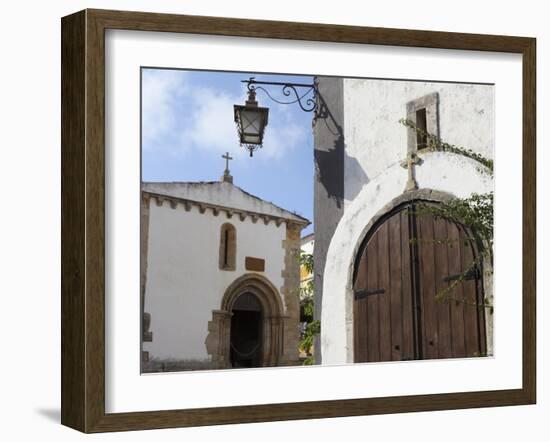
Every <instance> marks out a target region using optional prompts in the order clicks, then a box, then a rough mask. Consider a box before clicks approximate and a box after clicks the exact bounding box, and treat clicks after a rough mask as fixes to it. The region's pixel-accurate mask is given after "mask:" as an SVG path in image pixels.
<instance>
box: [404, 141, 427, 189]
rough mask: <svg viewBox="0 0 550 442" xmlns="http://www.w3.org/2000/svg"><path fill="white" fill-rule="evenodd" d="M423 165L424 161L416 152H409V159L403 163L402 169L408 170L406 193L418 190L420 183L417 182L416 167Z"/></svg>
mask: <svg viewBox="0 0 550 442" xmlns="http://www.w3.org/2000/svg"><path fill="white" fill-rule="evenodd" d="M420 164H422V159H421V158H420V157H419V156H418V155H417V154H416V152H415V151H409V153H408V154H407V158H406V159H405V160H404V161H402V162H401V167H403V168H404V169H408V172H409V178H408V180H407V185H406V186H405V192H408V191H411V190H416V189H418V183H417V182H416V171H415V166H418V165H420Z"/></svg>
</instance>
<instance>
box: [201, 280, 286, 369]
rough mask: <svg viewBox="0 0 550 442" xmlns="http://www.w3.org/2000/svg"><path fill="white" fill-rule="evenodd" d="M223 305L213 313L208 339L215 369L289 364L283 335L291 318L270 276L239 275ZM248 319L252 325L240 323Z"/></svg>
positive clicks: (207, 345) (209, 352)
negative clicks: (286, 313)
mask: <svg viewBox="0 0 550 442" xmlns="http://www.w3.org/2000/svg"><path fill="white" fill-rule="evenodd" d="M220 307H221V308H220V309H219V310H214V311H213V312H212V320H211V321H210V322H209V323H208V332H209V333H208V336H207V338H206V341H205V344H206V349H207V352H208V354H209V355H210V356H211V360H212V365H213V368H232V367H272V366H277V365H286V364H287V361H286V359H288V356H287V354H286V353H285V351H284V350H285V349H284V340H283V337H284V330H285V326H286V325H287V324H286V322H287V319H288V318H287V317H286V316H285V315H284V307H283V304H282V301H281V297H280V295H279V293H278V291H277V289H276V288H275V287H274V286H273V284H272V283H271V282H270V281H269V280H268V279H267V278H265V277H263V276H261V275H258V274H245V275H243V276H241V277H239V278H237V279H236V280H235V281H234V282H233V283H232V284H230V285H229V287H228V288H227V289H226V291H225V293H224V296H223V299H222V302H221V306H220ZM247 320H248V321H250V322H252V324H245V323H243V322H240V323H239V322H237V321H247ZM247 340H248V341H250V342H245V341H247ZM232 344H233V346H232ZM239 345H241V347H239ZM232 347H233V348H232Z"/></svg>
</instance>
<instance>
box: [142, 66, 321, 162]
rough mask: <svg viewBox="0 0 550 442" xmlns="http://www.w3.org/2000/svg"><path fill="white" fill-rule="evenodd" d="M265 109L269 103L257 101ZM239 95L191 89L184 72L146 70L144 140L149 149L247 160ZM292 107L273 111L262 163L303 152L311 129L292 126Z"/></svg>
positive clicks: (208, 89)
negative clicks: (238, 120)
mask: <svg viewBox="0 0 550 442" xmlns="http://www.w3.org/2000/svg"><path fill="white" fill-rule="evenodd" d="M258 98H259V99H261V100H262V101H263V102H264V103H260V105H266V100H267V98H265V97H258ZM244 100H245V93H244V90H243V92H242V93H241V94H240V95H230V94H228V93H227V92H225V91H223V90H219V89H214V88H211V87H201V86H197V85H192V84H189V81H188V79H187V78H186V75H185V72H181V71H168V70H166V71H163V70H157V71H152V70H151V71H145V73H144V76H143V141H144V145H145V148H147V149H159V150H162V151H164V152H170V153H173V154H185V153H186V152H189V151H190V150H194V149H197V150H198V149H201V150H205V149H206V150H209V151H212V152H215V153H220V154H221V153H224V152H226V151H229V152H231V153H232V155H237V156H246V155H248V153H247V152H246V151H245V149H244V148H242V147H240V146H239V144H238V140H237V129H236V127H235V123H234V120H233V105H234V104H236V103H243V102H244ZM291 106H292V105H290V106H280V105H275V106H270V107H271V109H270V116H269V124H268V126H267V128H266V132H265V139H264V148H263V149H262V151H261V153H258V155H257V157H258V158H259V159H262V160H265V161H269V160H278V159H281V158H283V157H285V155H287V154H289V153H290V151H292V150H293V149H295V148H303V147H302V146H303V145H304V144H305V143H306V140H307V137H308V131H310V130H311V128H310V127H303V125H301V124H297V123H296V122H295V121H294V119H293V118H294V117H293V113H292V112H290V109H286V108H287V107H291Z"/></svg>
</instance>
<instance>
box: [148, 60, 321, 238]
mask: <svg viewBox="0 0 550 442" xmlns="http://www.w3.org/2000/svg"><path fill="white" fill-rule="evenodd" d="M251 76H254V77H255V78H256V80H262V81H279V82H281V81H289V82H296V83H312V82H313V77H307V76H290V75H263V74H255V73H243V72H239V73H228V72H208V71H187V70H173V69H152V68H144V69H142V179H143V181H214V180H218V179H219V178H220V176H221V175H222V174H223V170H224V168H225V160H224V159H222V158H221V156H222V155H223V154H224V153H225V152H229V153H230V155H231V156H232V157H233V158H234V159H233V160H232V161H230V165H229V168H230V170H231V174H232V175H233V179H234V184H235V185H237V186H239V187H241V188H242V189H244V190H246V191H247V192H250V193H252V194H253V195H256V196H258V197H260V198H263V199H265V200H268V201H272V202H273V203H275V204H277V205H279V206H281V207H283V208H285V209H287V210H291V211H296V212H297V213H298V214H300V215H302V216H305V217H306V218H308V219H309V220H310V221H313V170H314V165H313V135H312V128H311V121H312V116H313V114H312V113H307V112H304V111H302V110H301V109H300V108H299V106H298V105H297V104H291V105H280V104H277V103H275V102H273V101H271V100H270V99H269V98H268V97H267V96H266V95H265V94H264V93H263V92H262V91H258V94H257V97H256V99H257V100H258V102H259V105H260V106H267V107H269V124H268V126H267V128H266V132H265V137H264V143H263V148H262V149H260V150H257V151H256V152H255V153H254V156H253V157H252V158H250V157H249V154H248V152H247V151H246V150H245V149H244V148H243V147H240V145H239V143H238V138H237V130H236V127H235V123H234V121H233V105H234V104H244V101H245V98H246V85H245V84H243V83H241V80H245V79H248V78H249V77H251ZM269 91H270V93H272V92H273V95H275V96H276V97H277V98H280V99H287V100H288V98H285V97H283V96H282V95H281V93H280V88H275V89H274V88H273V87H271V88H270V89H269ZM311 231H313V229H312V226H310V227H308V228H307V229H305V230H304V231H303V234H307V233H310V232H311Z"/></svg>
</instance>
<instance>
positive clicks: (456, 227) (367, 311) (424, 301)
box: [353, 200, 487, 362]
mask: <svg viewBox="0 0 550 442" xmlns="http://www.w3.org/2000/svg"><path fill="white" fill-rule="evenodd" d="M432 204H435V203H432ZM417 207H418V201H415V200H411V201H408V202H405V203H403V204H400V205H398V206H397V207H395V208H394V209H393V210H391V211H390V212H388V213H387V214H385V215H383V216H381V217H380V219H378V220H377V221H376V222H375V223H374V225H373V226H372V227H371V228H370V229H369V230H368V233H367V235H366V237H365V238H364V240H363V242H362V244H361V246H360V248H359V250H358V253H357V258H356V261H355V266H354V274H353V298H354V299H353V349H354V352H353V353H354V357H353V359H354V361H355V362H378V361H391V360H408V359H442V358H457V357H472V356H481V355H485V354H487V340H486V322H485V312H484V309H483V308H480V306H481V305H482V303H483V295H484V293H483V291H484V288H483V280H482V275H483V270H482V263H481V262H480V260H479V259H478V257H479V252H478V245H477V244H476V242H475V241H474V240H473V235H472V232H471V231H470V229H468V227H466V226H464V225H461V224H458V223H455V222H453V221H451V220H448V219H444V218H441V217H435V216H433V215H432V214H431V213H422V212H420V213H419V211H418V210H417ZM465 272H467V273H465ZM464 274H465V276H464ZM461 275H462V276H461ZM459 278H460V280H461V282H460V284H455V288H454V289H453V292H452V298H450V299H439V300H438V296H440V294H441V293H445V292H444V289H445V288H446V287H450V286H451V285H453V284H454V281H457V280H458V279H459Z"/></svg>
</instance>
